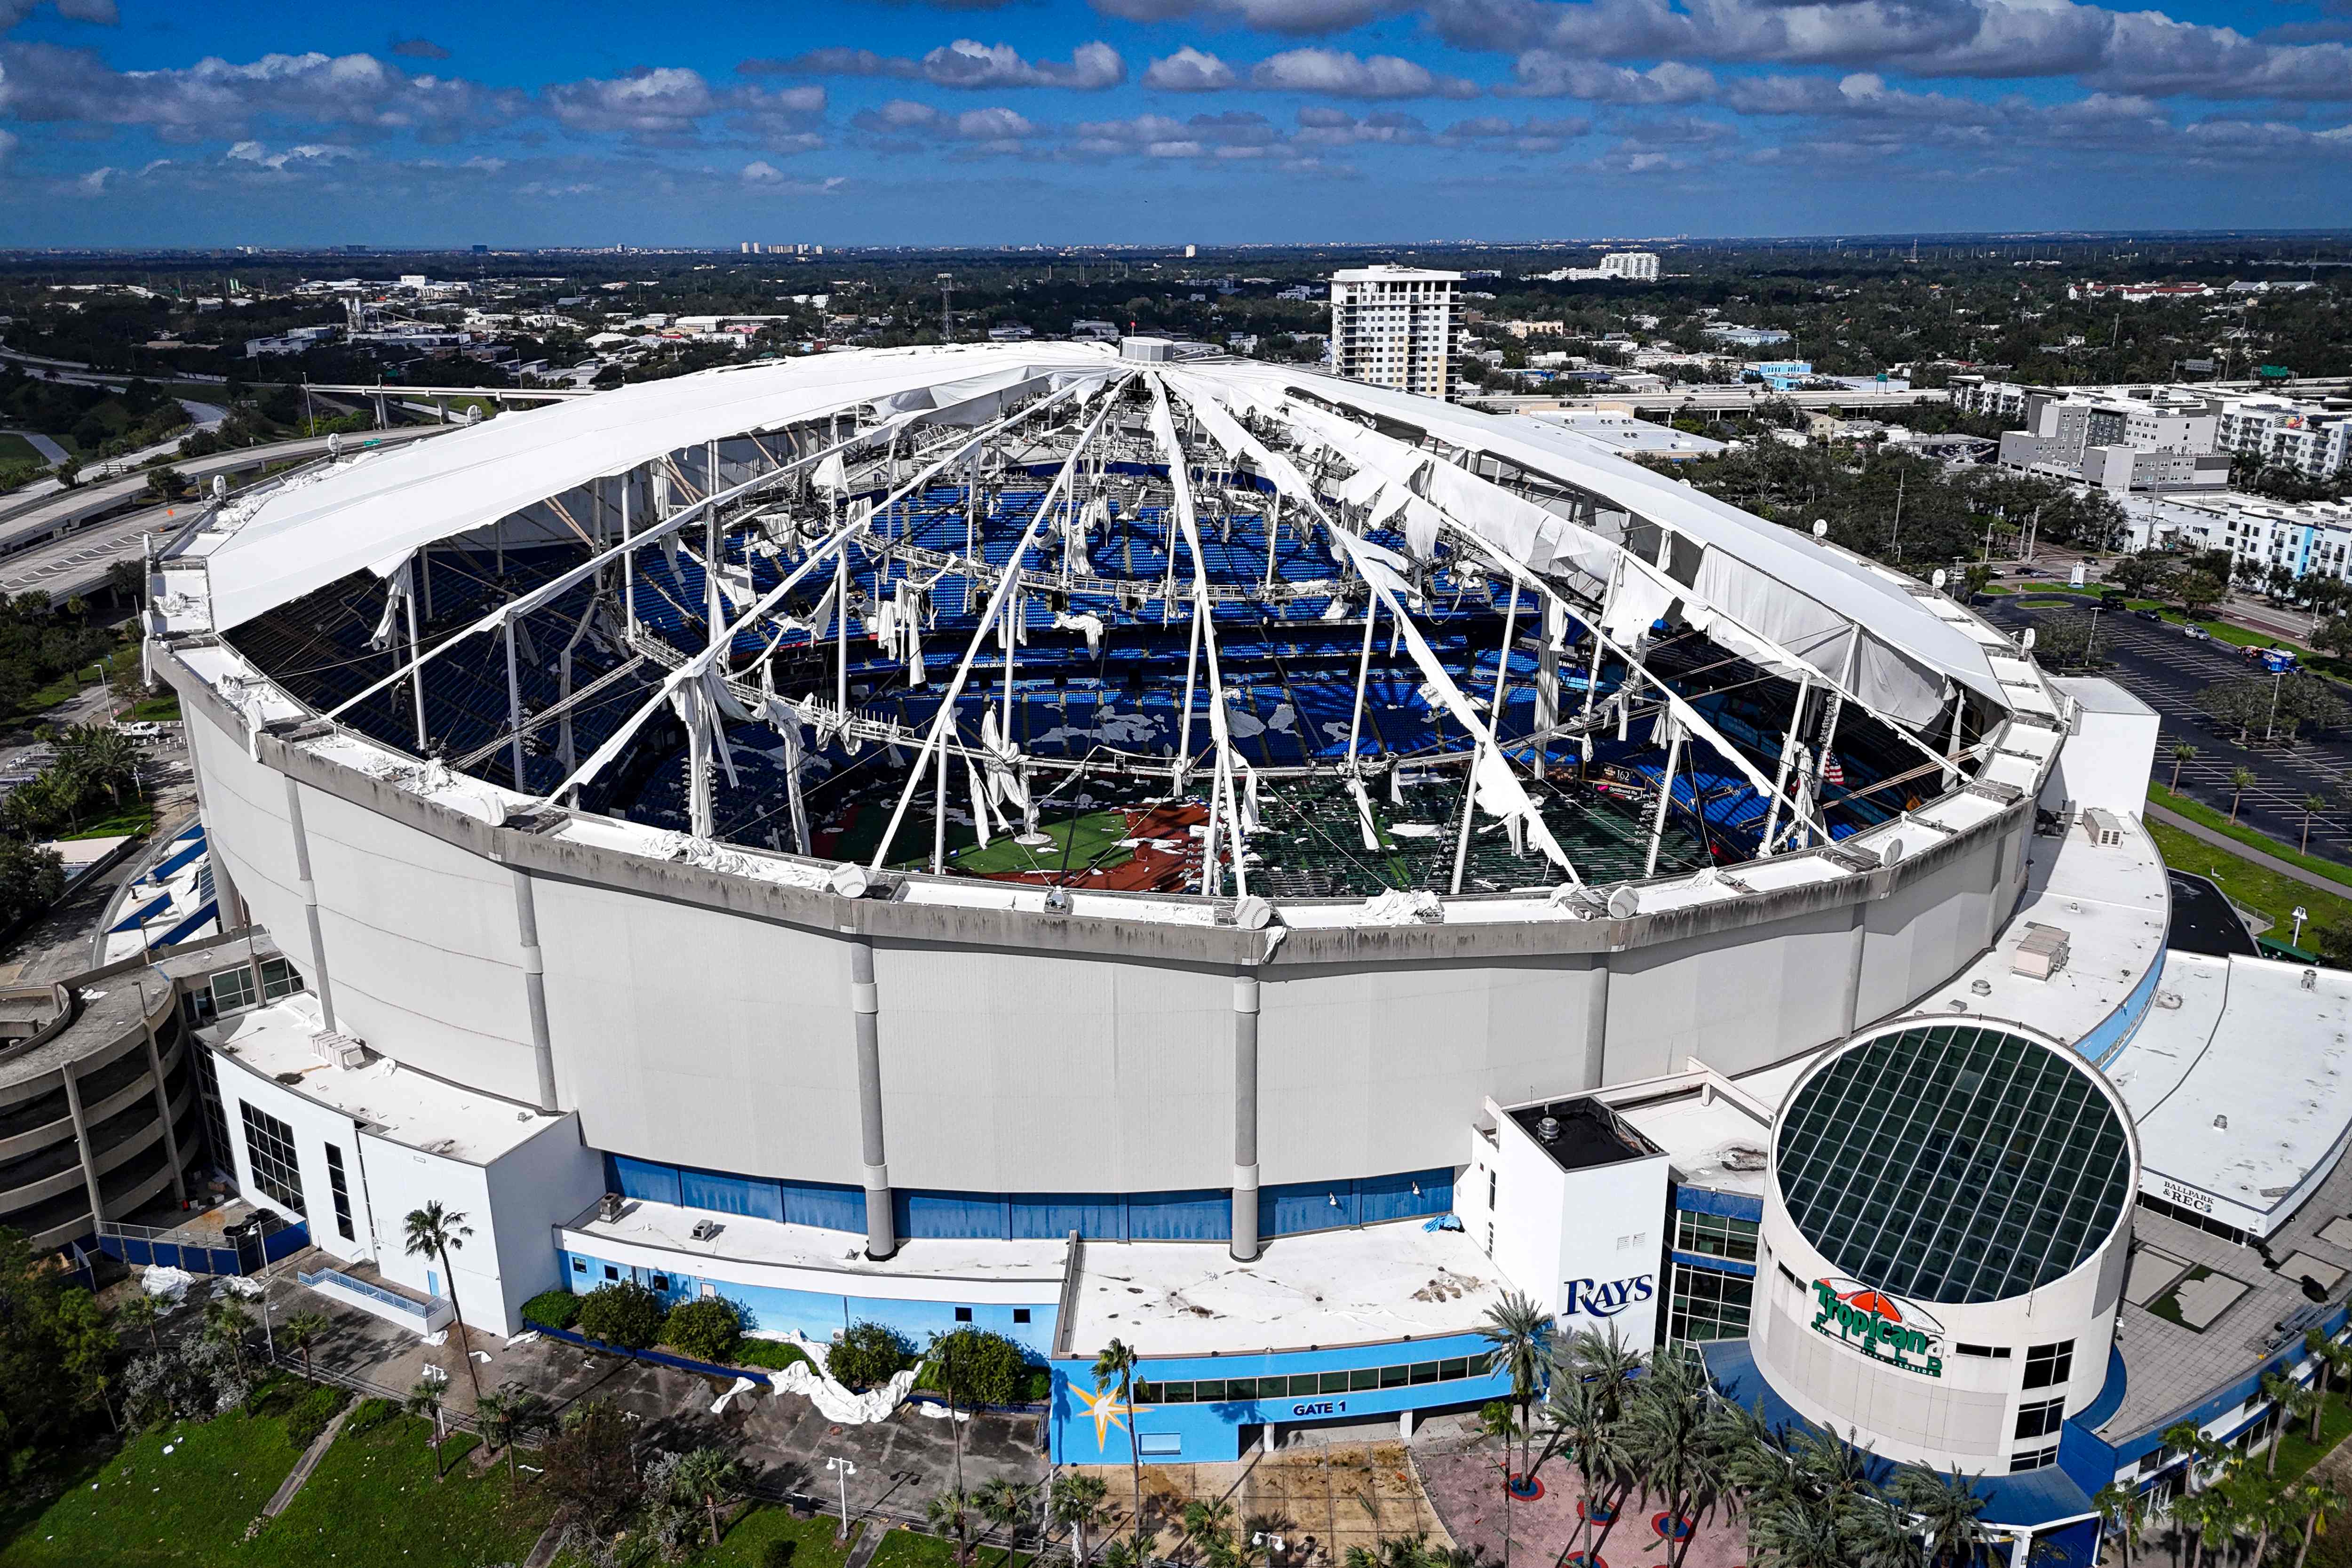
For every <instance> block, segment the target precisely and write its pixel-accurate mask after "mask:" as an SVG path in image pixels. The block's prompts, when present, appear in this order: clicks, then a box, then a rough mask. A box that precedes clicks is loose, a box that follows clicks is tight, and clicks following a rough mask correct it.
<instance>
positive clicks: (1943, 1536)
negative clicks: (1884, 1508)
mask: <svg viewBox="0 0 2352 1568" xmlns="http://www.w3.org/2000/svg"><path fill="white" fill-rule="evenodd" d="M1977 1479H1978V1478H1976V1477H1974V1476H1964V1475H1962V1474H1961V1473H1960V1469H1959V1467H1958V1466H1957V1465H1955V1466H1953V1467H1952V1468H1951V1469H1949V1470H1948V1471H1937V1470H1933V1469H1930V1468H1927V1466H1925V1465H1906V1466H1904V1467H1903V1468H1901V1469H1899V1470H1897V1471H1896V1472H1895V1500H1896V1501H1898V1502H1900V1503H1901V1504H1902V1505H1903V1506H1904V1507H1905V1508H1906V1509H1908V1510H1910V1511H1911V1514H1912V1517H1913V1519H1914V1521H1915V1522H1916V1524H1917V1526H1918V1528H1919V1529H1920V1531H1921V1532H1922V1533H1924V1534H1925V1535H1926V1536H1927V1539H1928V1540H1929V1541H1930V1542H1933V1552H1934V1554H1933V1556H1932V1557H1931V1558H1930V1559H1929V1561H1931V1562H1932V1563H1935V1564H1936V1568H1975V1565H1976V1564H1977V1563H1982V1562H1985V1561H1988V1560H1990V1557H1991V1556H1992V1542H1991V1538H1990V1535H1988V1534H1987V1532H1986V1531H1985V1527H1984V1524H1983V1522H1982V1521H1981V1520H1980V1518H1979V1515H1981V1514H1982V1513H1983V1512H1984V1506H1985V1500H1984V1499H1983V1498H1982V1497H1980V1496H1979V1495H1978V1494H1977Z"/></svg>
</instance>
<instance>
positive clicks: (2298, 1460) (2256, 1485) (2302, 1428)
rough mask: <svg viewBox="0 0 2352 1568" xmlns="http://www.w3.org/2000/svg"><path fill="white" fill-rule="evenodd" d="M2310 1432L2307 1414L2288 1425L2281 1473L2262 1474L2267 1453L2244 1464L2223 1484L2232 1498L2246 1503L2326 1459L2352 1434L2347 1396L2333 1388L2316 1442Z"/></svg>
mask: <svg viewBox="0 0 2352 1568" xmlns="http://www.w3.org/2000/svg"><path fill="white" fill-rule="evenodd" d="M2310 1433H2311V1417H2310V1416H2308V1415H2306V1416H2305V1417H2304V1418H2303V1419H2302V1420H2300V1421H2297V1422H2294V1424H2292V1425H2291V1426H2288V1427H2287V1429H2286V1432H2285V1433H2284V1436H2281V1438H2280V1439H2279V1456H2278V1474H2277V1475H2276V1476H2275V1477H2273V1476H2266V1475H2264V1474H2263V1464H2264V1463H2265V1462H2266V1461H2267V1460H2268V1459H2269V1458H2270V1456H2269V1455H2268V1454H2264V1455H2262V1456H2261V1457H2260V1458H2252V1459H2248V1460H2246V1461H2245V1462H2244V1463H2242V1464H2241V1465H2240V1466H2239V1467H2238V1468H2237V1470H2236V1472H2235V1473H2234V1474H2232V1475H2231V1477H2230V1479H2228V1480H2227V1481H2224V1482H2223V1483H2222V1485H2223V1487H2224V1488H2225V1489H2227V1490H2228V1491H2229V1492H2230V1494H2231V1496H2232V1497H2234V1498H2236V1499H2238V1500H2240V1501H2242V1502H2243V1501H2249V1500H2252V1499H2254V1498H2258V1497H2260V1496H2262V1495H2263V1493H2265V1492H2268V1491H2271V1490H2273V1489H2277V1488H2280V1487H2284V1486H2286V1485H2288V1484H2290V1483H2291V1482H2294V1481H2295V1480H2298V1479H2301V1478H2302V1476H2303V1474H2304V1472H2305V1471H2306V1470H2308V1469H2310V1468H2311V1467H2312V1466H2314V1465H2315V1464H2317V1463H2318V1462H2319V1461H2320V1460H2321V1459H2322V1458H2326V1456H2327V1455H2328V1454H2329V1453H2330V1452H2332V1451H2333V1450H2334V1449H2335V1447H2336V1445H2337V1444H2338V1443H2341V1442H2343V1441H2344V1439H2345V1438H2347V1437H2352V1404H2347V1403H2346V1401H2345V1398H2344V1396H2343V1395H2342V1394H2339V1393H2338V1392H2336V1390H2335V1389H2334V1388H2332V1387H2331V1388H2330V1389H2329V1390H2328V1393H2327V1402H2326V1405H2323V1406H2321V1409H2320V1416H2319V1441H2318V1442H2317V1443H2313V1442H2312V1441H2311V1440H2310Z"/></svg>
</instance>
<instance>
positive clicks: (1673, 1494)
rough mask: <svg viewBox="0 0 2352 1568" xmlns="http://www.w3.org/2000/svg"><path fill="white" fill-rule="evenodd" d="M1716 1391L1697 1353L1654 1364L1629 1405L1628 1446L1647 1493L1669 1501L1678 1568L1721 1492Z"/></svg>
mask: <svg viewBox="0 0 2352 1568" xmlns="http://www.w3.org/2000/svg"><path fill="white" fill-rule="evenodd" d="M1713 1399H1714V1388H1713V1385H1712V1384H1709V1382H1708V1381H1707V1375H1706V1367H1705V1366H1704V1365H1703V1364H1702V1363H1700V1361H1699V1359H1698V1356H1697V1354H1696V1352H1685V1353H1683V1354H1677V1355H1664V1356H1660V1357H1658V1358H1656V1359H1655V1360H1654V1361H1652V1362H1651V1363H1650V1372H1649V1375H1648V1376H1646V1377H1644V1378H1643V1379H1642V1381H1641V1383H1640V1384H1638V1385H1637V1386H1636V1387H1635V1388H1634V1390H1633V1398H1632V1399H1630V1400H1628V1401H1627V1402H1626V1405H1625V1446H1626V1448H1627V1450H1628V1451H1629V1455H1630V1457H1631V1458H1633V1462H1634V1464H1635V1465H1636V1466H1638V1467H1639V1468H1640V1471H1641V1475H1642V1478H1643V1487H1644V1489H1654V1490H1655V1491H1656V1492H1657V1493H1658V1494H1659V1495H1661V1496H1663V1497H1664V1499H1665V1500H1666V1510H1667V1513H1666V1526H1667V1536H1666V1539H1667V1542H1668V1544H1669V1545H1670V1546H1671V1545H1672V1543H1673V1541H1674V1531H1676V1530H1681V1531H1683V1532H1684V1533H1683V1539H1682V1543H1681V1545H1679V1546H1677V1547H1674V1562H1675V1564H1676V1568H1680V1564H1681V1563H1682V1561H1683V1559H1684V1558H1685V1557H1686V1556H1688V1555H1689V1554H1690V1547H1691V1542H1693V1541H1695V1540H1696V1539H1697V1536H1698V1530H1697V1516H1698V1511H1699V1509H1700V1508H1701V1506H1702V1505H1703V1504H1704V1503H1705V1501H1706V1500H1708V1499H1710V1498H1712V1497H1714V1496H1715V1495H1717V1493H1718V1492H1720V1491H1721V1490H1722V1489H1723V1486H1724V1482H1725V1473H1724V1458H1725V1456H1724V1453H1723V1450H1722V1448H1721V1447H1720V1445H1719V1444H1718V1443H1717V1440H1716V1436H1717V1432H1718V1431H1719V1430H1720V1427H1719V1426H1718V1425H1717V1422H1716V1421H1715V1420H1714V1418H1713V1416H1712V1403H1713Z"/></svg>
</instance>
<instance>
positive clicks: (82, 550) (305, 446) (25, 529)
mask: <svg viewBox="0 0 2352 1568" xmlns="http://www.w3.org/2000/svg"><path fill="white" fill-rule="evenodd" d="M457 428H459V426H454V425H453V426H440V425H426V426H415V427H414V428H407V429H399V430H384V431H380V432H376V433H373V434H372V435H367V436H346V437H343V444H344V446H345V447H346V448H347V449H350V448H356V447H360V446H362V445H368V444H377V443H394V442H403V441H415V440H420V439H423V438H424V437H429V436H436V435H438V434H440V433H441V432H442V431H443V430H445V429H453V430H454V429H457ZM328 440H329V437H324V436H320V437H303V438H301V439H299V440H295V441H277V442H272V443H271V444H269V445H268V446H265V447H241V448H239V449H238V450H236V451H234V452H217V453H215V454H214V455H212V456H211V457H208V458H190V459H189V460H188V461H186V462H184V463H176V464H174V465H173V467H174V468H177V469H178V470H179V472H180V473H181V474H182V475H184V477H186V478H187V479H191V480H194V481H195V483H196V484H197V485H198V487H199V488H202V487H203V486H205V485H207V484H209V483H210V482H211V480H212V477H213V476H214V475H215V474H237V473H248V472H251V471H253V470H254V469H257V468H263V467H265V466H267V465H268V464H271V463H282V462H288V461H298V460H300V459H302V458H317V457H323V456H325V454H326V450H327V442H328ZM146 489H147V476H146V475H144V474H126V475H124V476H123V477H122V478H121V479H107V480H104V481H101V482H100V483H97V484H89V485H83V486H80V487H79V488H77V489H71V490H66V491H62V492H59V493H57V494H54V495H50V496H46V497H41V498H38V499H37V500H33V501H30V502H24V503H20V504H19V505H18V506H16V508H15V509H14V510H0V551H7V552H8V553H6V554H0V592H5V593H8V594H12V595H13V594H26V593H33V592H40V593H46V594H47V595H49V597H50V598H51V599H53V600H58V599H65V598H68V597H69V596H71V595H75V594H79V593H87V592H89V590H90V589H92V588H94V587H96V586H97V585H98V584H100V583H103V582H104V581H105V580H106V572H107V568H108V567H109V566H111V565H112V564H113V563H115V562H117V561H123V560H132V559H136V558H137V556H138V554H139V540H140V535H141V534H142V532H156V533H160V532H163V531H166V530H168V529H171V528H174V527H176V526H178V523H179V521H181V520H180V519H179V518H177V517H175V516H174V515H173V514H174V513H184V512H185V511H186V510H188V509H189V508H190V507H191V506H194V505H196V504H199V503H197V502H195V501H193V500H189V501H179V502H175V503H173V505H170V506H150V507H136V508H135V510H131V511H128V512H124V509H125V508H126V507H135V503H136V502H137V501H138V500H139V498H140V497H141V496H142V495H143V494H144V493H145V491H146ZM117 513H121V514H122V515H114V514H117ZM53 536H54V537H53Z"/></svg>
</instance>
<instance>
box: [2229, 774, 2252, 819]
mask: <svg viewBox="0 0 2352 1568" xmlns="http://www.w3.org/2000/svg"><path fill="white" fill-rule="evenodd" d="M2253 783H2254V770H2253V769H2252V768H2248V767H2237V768H2232V769H2231V770H2230V821H2231V823H2232V824H2233V825H2234V824H2235V823H2236V822H2237V820H2238V802H2239V801H2240V800H2242V799H2243V798H2244V796H2245V794H2246V791H2247V790H2248V789H2250V788H2252V786H2253Z"/></svg>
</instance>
